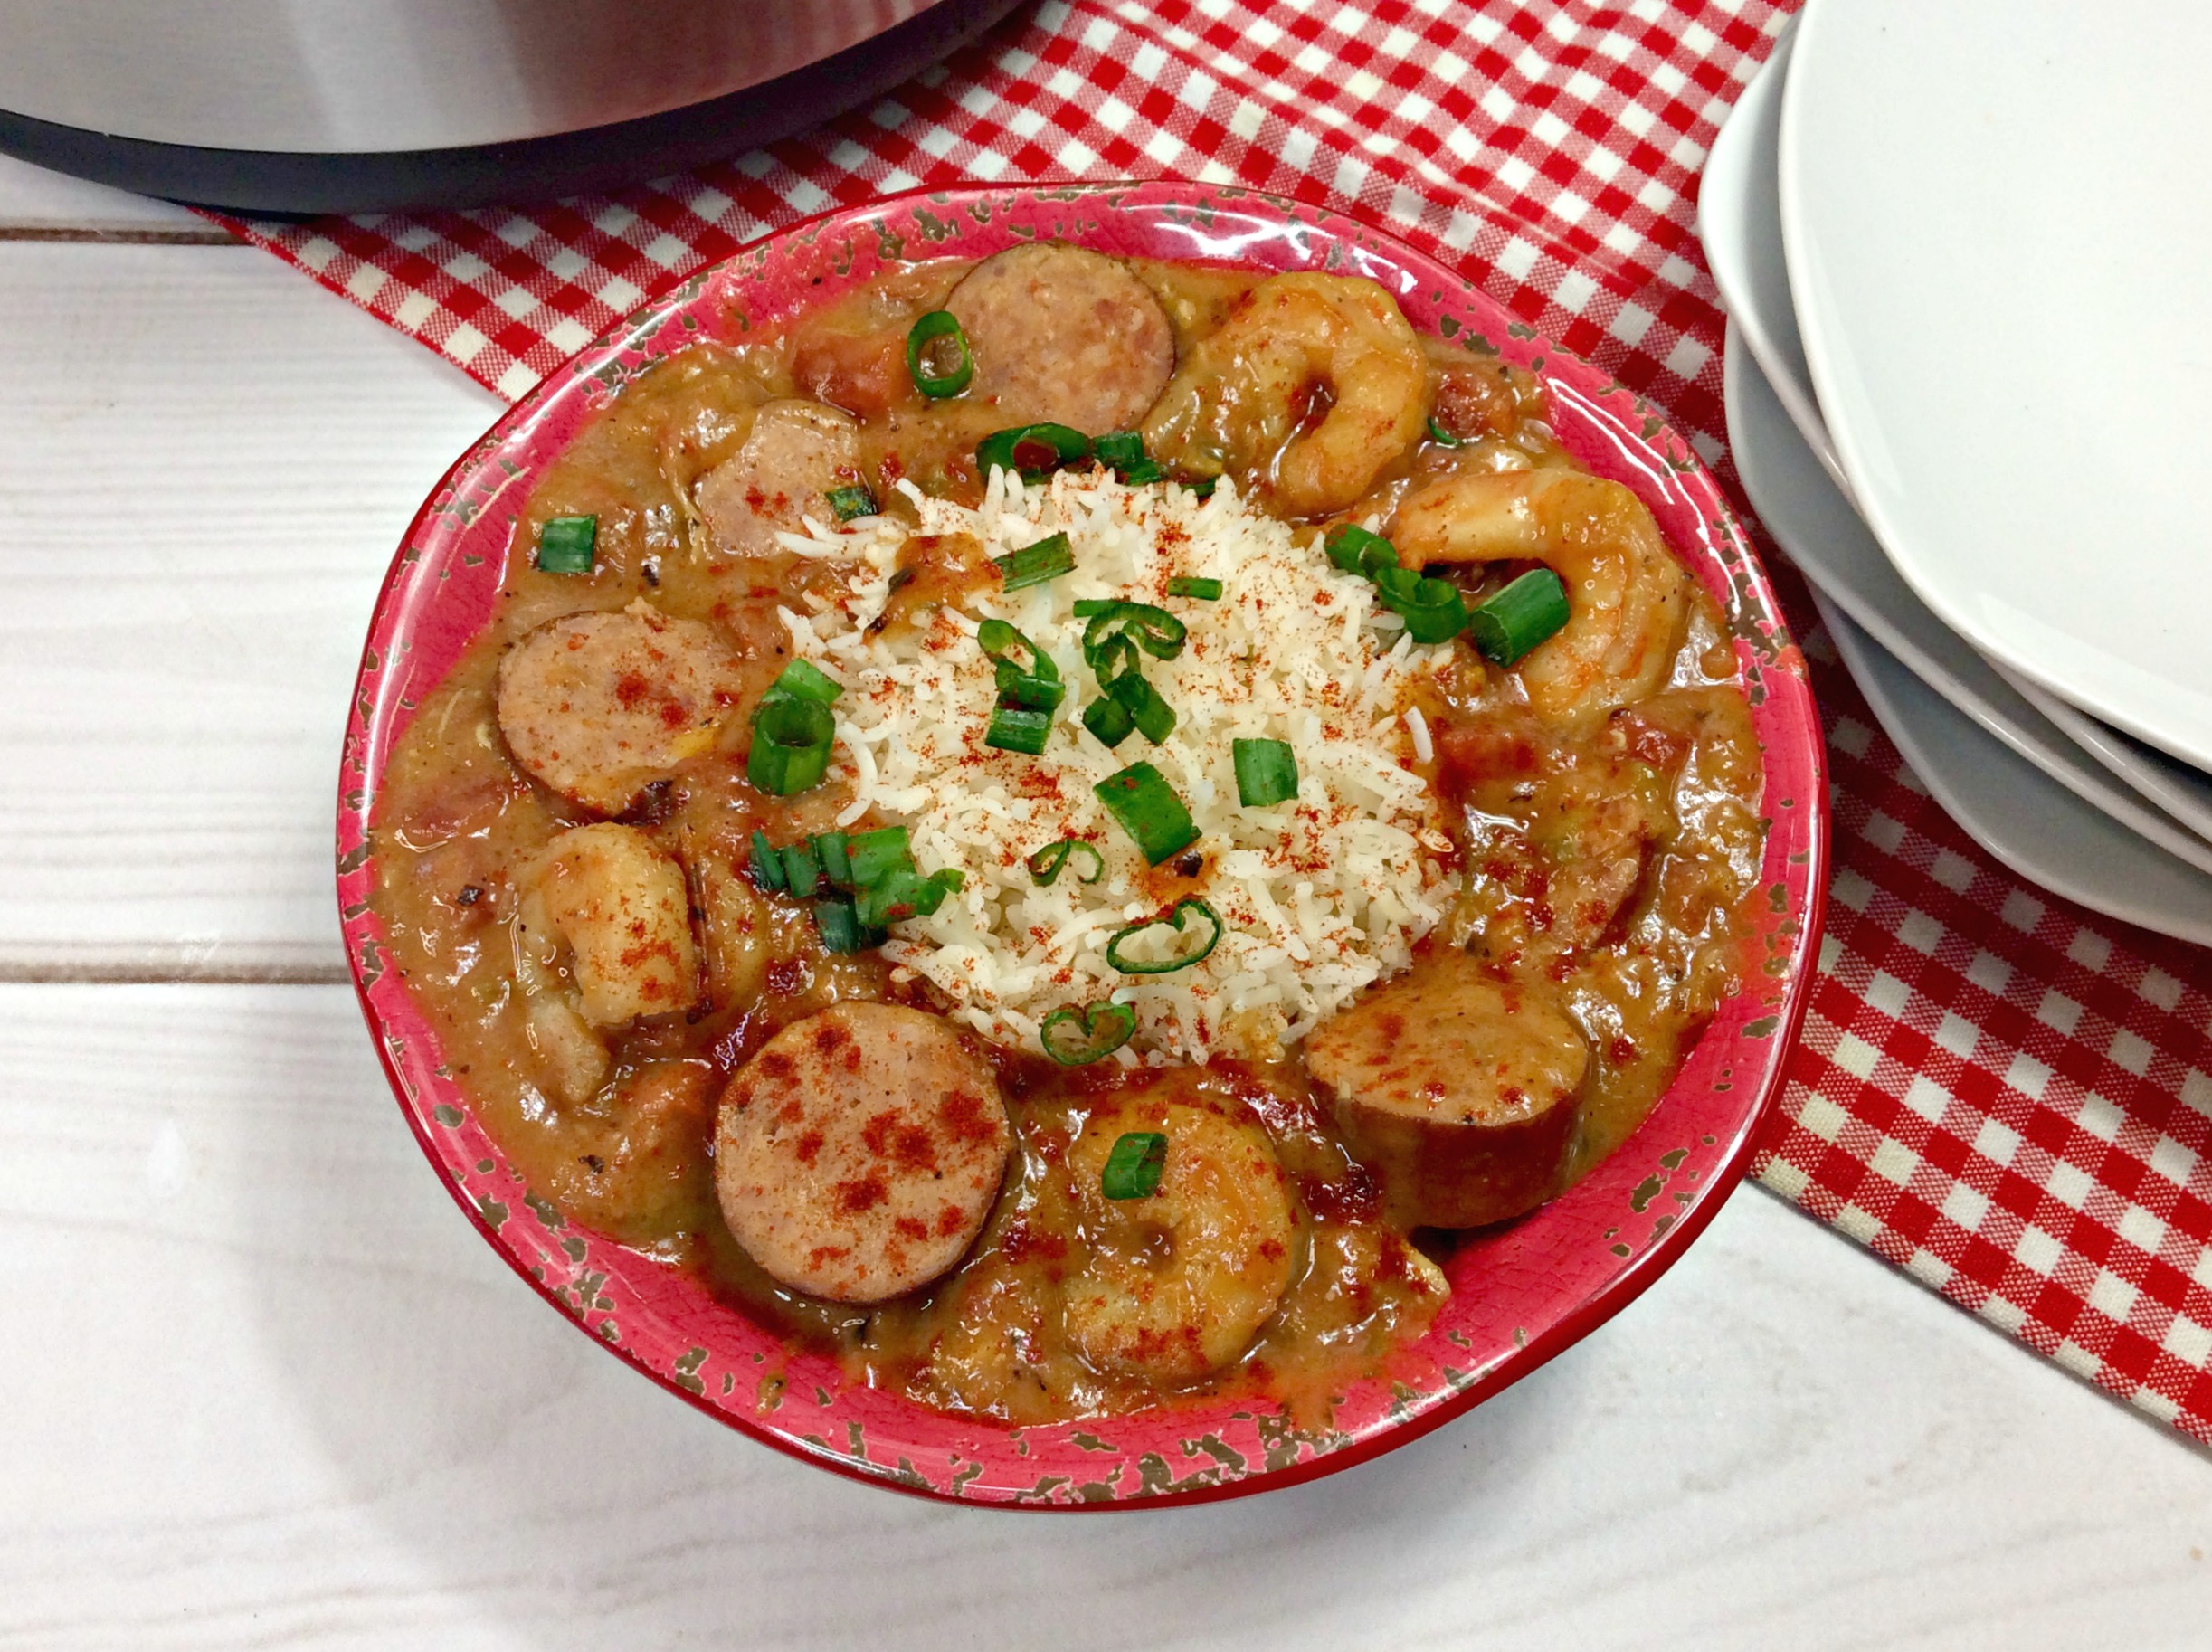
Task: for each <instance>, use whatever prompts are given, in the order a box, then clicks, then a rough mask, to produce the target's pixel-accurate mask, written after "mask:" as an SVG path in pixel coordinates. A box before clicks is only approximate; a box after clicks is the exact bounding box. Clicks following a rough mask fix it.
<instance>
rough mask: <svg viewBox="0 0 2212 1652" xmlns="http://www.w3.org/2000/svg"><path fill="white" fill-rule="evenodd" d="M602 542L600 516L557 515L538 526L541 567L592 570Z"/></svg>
mask: <svg viewBox="0 0 2212 1652" xmlns="http://www.w3.org/2000/svg"><path fill="white" fill-rule="evenodd" d="M598 543H599V518H598V517H550V518H548V519H547V521H546V524H545V526H544V527H540V528H539V529H538V530H537V571H538V572H539V573H541V574H589V573H590V572H591V571H592V552H593V548H594V547H595V546H597V545H598Z"/></svg>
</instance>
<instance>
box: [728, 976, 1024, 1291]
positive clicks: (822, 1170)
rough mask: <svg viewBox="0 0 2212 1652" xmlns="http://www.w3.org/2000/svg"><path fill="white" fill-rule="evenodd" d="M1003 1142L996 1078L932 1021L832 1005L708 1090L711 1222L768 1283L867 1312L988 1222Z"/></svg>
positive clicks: (904, 1012)
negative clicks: (719, 1220)
mask: <svg viewBox="0 0 2212 1652" xmlns="http://www.w3.org/2000/svg"><path fill="white" fill-rule="evenodd" d="M1012 1143H1013V1133H1012V1130H1011V1127H1010V1126H1009V1125H1008V1124H1007V1122H1006V1106H1005V1104H1004V1102H1003V1101H1002V1100H1001V1099H1000V1097H999V1087H998V1081H997V1080H996V1079H995V1078H993V1077H992V1071H991V1068H990V1067H989V1066H988V1065H987V1064H986V1063H985V1062H984V1060H983V1057H982V1056H981V1055H979V1054H977V1053H976V1051H975V1050H974V1049H973V1047H972V1046H971V1045H970V1043H969V1042H968V1041H967V1040H964V1039H963V1038H962V1037H961V1036H960V1035H959V1034H958V1033H956V1032H954V1030H953V1029H952V1027H951V1025H950V1024H949V1023H948V1022H947V1021H945V1019H944V1018H943V1017H942V1016H936V1015H929V1014H926V1013H924V1012H923V1011H919V1010H908V1009H905V1008H902V1007H900V1006H898V1005H896V1004H885V1003H871V1002H864V1001H862V1002H847V1003H838V1004H832V1005H831V1007H830V1008H829V1009H827V1010H824V1011H821V1013H820V1014H819V1015H811V1016H809V1017H807V1018H806V1019H805V1020H804V1021H793V1023H792V1024H791V1025H790V1026H788V1027H786V1028H784V1029H783V1030H782V1031H781V1032H779V1033H777V1034H776V1035H775V1037H774V1038H772V1039H770V1040H768V1042H767V1043H766V1044H765V1045H764V1046H763V1047H762V1048H761V1050H760V1052H759V1054H757V1055H755V1057H754V1058H753V1059H751V1060H750V1061H748V1062H746V1063H745V1066H744V1067H743V1068H741V1069H740V1070H739V1071H738V1073H737V1075H736V1077H735V1078H732V1079H731V1080H730V1083H729V1087H728V1089H726V1090H725V1091H724V1092H723V1096H722V1110H721V1116H720V1118H719V1121H718V1123H717V1126H716V1138H715V1182H716V1190H717V1193H718V1194H719V1196H720V1198H721V1201H722V1215H723V1218H724V1220H726V1221H727V1222H728V1223H729V1230H730V1232H731V1234H732V1235H733V1236H735V1237H736V1240H737V1242H738V1243H739V1244H740V1245H742V1246H744V1247H745V1253H746V1254H747V1255H748V1256H750V1257H751V1258H753V1259H754V1260H755V1262H757V1263H759V1264H760V1265H761V1267H763V1268H764V1270H765V1271H766V1272H767V1273H768V1274H769V1275H770V1276H771V1277H774V1279H776V1280H777V1281H779V1282H780V1283H782V1284H784V1285H787V1286H791V1287H792V1288H793V1290H800V1291H804V1292H806V1293H807V1294H808V1295H810V1296H826V1297H828V1298H829V1299H830V1300H831V1301H833V1302H882V1301H885V1300H887V1299H888V1298H889V1297H892V1296H903V1295H905V1294H906V1293H907V1292H908V1291H911V1290H915V1289H916V1288H918V1287H919V1286H924V1285H926V1284H928V1283H929V1281H930V1280H932V1279H934V1278H935V1277H937V1276H938V1275H940V1274H942V1273H944V1272H945V1270H946V1269H948V1268H950V1267H952V1266H953V1264H954V1263H955V1262H957V1261H958V1260H959V1259H960V1257H961V1253H962V1252H963V1251H964V1250H966V1249H967V1248H968V1246H969V1245H970V1243H972V1242H973V1239H974V1238H975V1236H976V1234H977V1233H978V1232H980V1231H981V1230H982V1229H983V1220H984V1219H985V1218H986V1217H988V1216H989V1215H990V1214H991V1206H992V1201H994V1200H995V1199H997V1197H998V1194H999V1183H1000V1182H1001V1181H1002V1178H1003V1177H1004V1175H1005V1173H1006V1159H1007V1155H1008V1154H1009V1153H1010V1152H1011V1150H1012Z"/></svg>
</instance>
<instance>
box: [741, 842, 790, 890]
mask: <svg viewBox="0 0 2212 1652" xmlns="http://www.w3.org/2000/svg"><path fill="white" fill-rule="evenodd" d="M745 869H746V870H747V871H748V872H750V873H751V874H752V878H753V887H754V888H756V889H758V890H760V891H761V893H762V894H764V895H777V894H781V893H782V892H783V890H784V889H786V888H790V887H791V886H790V883H789V880H788V879H786V878H785V877H784V875H783V855H782V854H781V853H780V852H779V851H778V850H777V849H776V847H775V845H774V844H773V843H771V842H769V841H768V834H767V833H766V832H764V831H756V832H755V833H754V834H753V853H752V854H751V856H750V857H749V858H748V859H747V860H746V862H745Z"/></svg>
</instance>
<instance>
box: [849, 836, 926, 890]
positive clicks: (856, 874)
mask: <svg viewBox="0 0 2212 1652" xmlns="http://www.w3.org/2000/svg"><path fill="white" fill-rule="evenodd" d="M845 859H846V864H847V865H848V866H849V867H850V869H851V872H852V887H853V888H856V889H865V888H868V886H869V884H871V883H880V882H882V881H883V879H884V878H888V877H889V876H890V875H891V874H892V873H893V872H896V871H899V870H901V869H904V868H907V867H910V866H912V865H913V864H914V850H913V847H912V846H911V845H910V844H909V843H908V841H907V829H906V828H905V827H904V826H886V827H884V828H883V829H882V830H881V831H861V832H855V833H854V834H853V835H852V836H851V837H850V838H847V839H846V840H845Z"/></svg>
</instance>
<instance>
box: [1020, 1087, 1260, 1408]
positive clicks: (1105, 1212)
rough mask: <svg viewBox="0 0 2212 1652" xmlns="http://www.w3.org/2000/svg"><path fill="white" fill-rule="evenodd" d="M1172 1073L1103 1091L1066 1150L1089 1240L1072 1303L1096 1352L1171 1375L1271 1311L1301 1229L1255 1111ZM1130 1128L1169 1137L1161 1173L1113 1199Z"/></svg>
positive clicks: (1214, 1358) (1076, 1334)
mask: <svg viewBox="0 0 2212 1652" xmlns="http://www.w3.org/2000/svg"><path fill="white" fill-rule="evenodd" d="M1172 1083H1173V1081H1172V1079H1171V1080H1170V1081H1168V1083H1166V1084H1163V1085H1161V1086H1158V1087H1154V1088H1153V1089H1150V1090H1144V1091H1140V1092H1138V1093H1136V1094H1134V1095H1125V1096H1119V1097H1114V1098H1112V1099H1110V1100H1106V1101H1104V1102H1102V1103H1101V1104H1100V1105H1099V1106H1098V1107H1097V1110H1095V1111H1094V1112H1093V1113H1092V1114H1091V1116H1090V1117H1089V1118H1088V1119H1087V1120H1086V1121H1085V1123H1084V1125H1083V1131H1082V1134H1081V1135H1078V1137H1077V1138H1076V1141H1075V1144H1074V1145H1073V1146H1072V1147H1071V1148H1070V1149H1069V1150H1068V1175H1069V1177H1070V1178H1071V1179H1072V1182H1073V1192H1074V1195H1075V1199H1076V1203H1077V1207H1078V1210H1079V1211H1081V1213H1082V1217H1083V1220H1084V1224H1085V1226H1086V1227H1087V1229H1088V1230H1089V1238H1090V1241H1091V1244H1090V1249H1089V1254H1088V1255H1087V1257H1086V1258H1084V1260H1083V1262H1082V1264H1081V1265H1080V1267H1078V1268H1077V1269H1076V1270H1075V1271H1073V1272H1072V1273H1070V1274H1069V1276H1068V1281H1067V1286H1066V1297H1065V1307H1064V1316H1065V1323H1066V1325H1067V1329H1068V1337H1069V1339H1070V1340H1071V1341H1072V1342H1073V1343H1075V1345H1076V1347H1077V1349H1078V1351H1079V1352H1080V1353H1082V1355H1083V1357H1084V1358H1085V1359H1086V1360H1087V1361H1088V1362H1090V1363H1091V1365H1092V1366H1093V1367H1094V1368H1096V1369H1097V1370H1098V1371H1101V1372H1122V1373H1126V1374H1129V1375H1133V1376H1139V1377H1144V1378H1146V1379H1148V1380H1150V1381H1154V1382H1158V1383H1163V1384H1177V1383H1188V1382H1194V1381H1198V1380H1199V1379H1200V1378H1201V1377H1204V1376H1207V1375H1208V1374H1210V1372H1217V1371H1220V1370H1221V1369H1222V1368H1223V1367H1225V1366H1228V1365H1229V1364H1231V1363H1233V1362H1235V1361H1236V1360H1237V1358H1238V1357H1239V1355H1240V1354H1242V1353H1244V1351H1245V1350H1246V1349H1247V1348H1248V1347H1249V1346H1251V1343H1252V1339H1253V1338H1254V1337H1256V1336H1258V1334H1259V1333H1260V1331H1261V1330H1262V1329H1263V1328H1265V1326H1266V1325H1267V1322H1268V1320H1270V1319H1271V1318H1273V1317H1274V1316H1275V1310H1276V1308H1277V1305H1279V1304H1280V1303H1281V1302H1282V1299H1283V1293H1284V1291H1285V1290H1286V1289H1287V1288H1288V1287H1289V1285H1290V1275H1291V1251H1292V1248H1293V1246H1294V1244H1295V1242H1296V1237H1297V1230H1296V1225H1295V1219H1294V1217H1293V1214H1292V1211H1291V1204H1290V1195H1289V1192H1288V1191H1287V1183H1288V1180H1289V1178H1288V1176H1287V1175H1286V1173H1285V1172H1284V1169H1283V1166H1282V1164H1281V1163H1280V1162H1279V1161H1278V1160H1277V1158H1276V1155H1275V1150H1274V1147H1273V1146H1272V1145H1271V1144H1270V1143H1269V1142H1268V1140H1267V1132H1266V1131H1265V1130H1264V1129H1263V1128H1261V1126H1260V1125H1259V1123H1258V1120H1256V1119H1253V1118H1251V1117H1249V1116H1245V1117H1238V1116H1232V1115H1230V1114H1229V1113H1226V1112H1224V1111H1222V1110H1220V1106H1218V1105H1217V1104H1214V1103H1212V1102H1210V1101H1207V1100H1204V1099H1202V1098H1201V1097H1198V1096H1197V1095H1196V1094H1194V1093H1192V1092H1190V1091H1187V1090H1186V1091H1182V1098H1178V1089H1177V1088H1172V1087H1170V1086H1171V1085H1172ZM1132 1131H1157V1132H1159V1133H1160V1134H1162V1135H1165V1136H1166V1137H1167V1163H1166V1165H1165V1167H1164V1169H1163V1171H1162V1173H1161V1176H1160V1185H1159V1187H1158V1188H1157V1189H1156V1190H1155V1191H1154V1192H1152V1193H1150V1194H1148V1195H1146V1196H1145V1197H1144V1198H1142V1199H1108V1198H1107V1197H1106V1193H1105V1190H1104V1188H1103V1186H1102V1185H1101V1182H1100V1178H1101V1176H1102V1175H1103V1173H1104V1172H1105V1170H1106V1159H1107V1157H1108V1155H1110V1154H1112V1153H1113V1151H1114V1144H1115V1142H1116V1141H1118V1140H1119V1139H1120V1138H1121V1137H1122V1136H1123V1135H1126V1134H1128V1133H1130V1132H1132Z"/></svg>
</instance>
